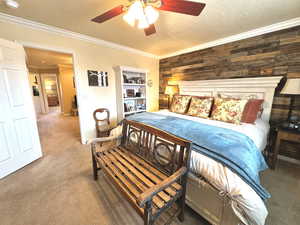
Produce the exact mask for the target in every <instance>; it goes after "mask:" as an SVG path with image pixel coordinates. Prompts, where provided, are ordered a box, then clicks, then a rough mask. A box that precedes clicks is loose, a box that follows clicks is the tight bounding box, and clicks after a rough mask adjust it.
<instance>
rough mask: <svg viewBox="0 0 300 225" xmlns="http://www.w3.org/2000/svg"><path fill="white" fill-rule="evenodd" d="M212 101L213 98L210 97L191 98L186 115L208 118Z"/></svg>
mask: <svg viewBox="0 0 300 225" xmlns="http://www.w3.org/2000/svg"><path fill="white" fill-rule="evenodd" d="M213 101H214V98H212V97H197V96H193V97H192V100H191V104H190V107H189V110H188V112H187V114H188V115H190V116H197V117H202V118H208V117H209V115H210V111H211V107H212V105H213Z"/></svg>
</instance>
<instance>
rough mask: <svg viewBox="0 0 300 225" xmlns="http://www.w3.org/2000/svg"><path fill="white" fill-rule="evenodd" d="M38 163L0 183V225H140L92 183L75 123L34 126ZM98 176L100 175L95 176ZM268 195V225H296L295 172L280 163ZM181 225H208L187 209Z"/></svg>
mask: <svg viewBox="0 0 300 225" xmlns="http://www.w3.org/2000/svg"><path fill="white" fill-rule="evenodd" d="M38 125H39V132H40V136H41V143H42V148H43V157H42V158H41V159H39V160H37V161H35V162H33V163H31V164H30V165H28V166H26V167H24V168H22V169H20V170H19V171H17V172H15V173H13V174H11V175H10V176H8V177H6V178H4V179H2V180H0V225H125V224H128V225H129V224H130V225H131V224H132V225H138V224H143V222H142V219H141V218H140V217H139V216H138V215H137V214H136V213H135V211H134V210H133V209H132V208H131V206H130V205H129V204H128V203H127V202H126V201H125V200H124V199H123V197H122V196H121V195H120V194H119V193H118V192H117V191H116V190H115V188H113V187H112V186H111V184H110V183H109V182H107V180H106V178H105V177H104V176H103V175H100V177H99V180H98V181H97V182H95V181H94V180H93V179H92V171H91V159H90V151H89V148H88V146H84V145H82V144H81V143H80V134H79V125H78V120H77V119H76V118H75V117H63V116H60V115H59V114H57V113H56V112H52V113H50V114H48V115H46V116H42V117H40V119H39V122H38ZM100 174H101V173H100ZM262 183H263V185H264V186H265V187H266V188H267V189H268V190H269V191H270V192H271V194H272V198H271V199H270V200H269V201H268V203H267V207H268V209H269V211H270V215H269V217H268V220H267V225H299V224H300V167H299V166H296V165H293V164H289V163H286V162H283V161H279V165H278V167H277V169H276V170H275V171H271V170H268V171H266V172H264V173H263V176H262ZM175 224H178V225H180V224H182V225H183V224H185V225H196V224H197V225H209V223H208V222H206V221H205V220H204V219H202V217H201V216H199V215H198V214H196V213H195V212H194V211H193V210H192V209H190V208H187V209H186V220H185V221H184V223H179V222H178V221H177V222H176V221H175V223H173V225H175Z"/></svg>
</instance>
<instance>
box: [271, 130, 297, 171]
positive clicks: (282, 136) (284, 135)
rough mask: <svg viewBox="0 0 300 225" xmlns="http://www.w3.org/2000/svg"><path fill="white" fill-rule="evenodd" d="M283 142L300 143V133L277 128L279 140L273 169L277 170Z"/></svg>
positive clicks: (277, 140)
mask: <svg viewBox="0 0 300 225" xmlns="http://www.w3.org/2000/svg"><path fill="white" fill-rule="evenodd" d="M281 141H291V142H296V143H300V131H298V130H293V129H287V128H282V127H278V128H277V138H276V144H275V151H274V155H273V160H272V169H275V167H276V163H277V157H278V153H279V148H280V143H281ZM299 151H300V148H299Z"/></svg>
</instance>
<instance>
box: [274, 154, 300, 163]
mask: <svg viewBox="0 0 300 225" xmlns="http://www.w3.org/2000/svg"><path fill="white" fill-rule="evenodd" d="M278 159H281V160H284V161H287V162H290V163H294V164H297V165H300V160H298V159H293V158H290V157H287V156H284V155H278Z"/></svg>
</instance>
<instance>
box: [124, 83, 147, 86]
mask: <svg viewBox="0 0 300 225" xmlns="http://www.w3.org/2000/svg"><path fill="white" fill-rule="evenodd" d="M123 85H124V86H146V84H131V83H123Z"/></svg>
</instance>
